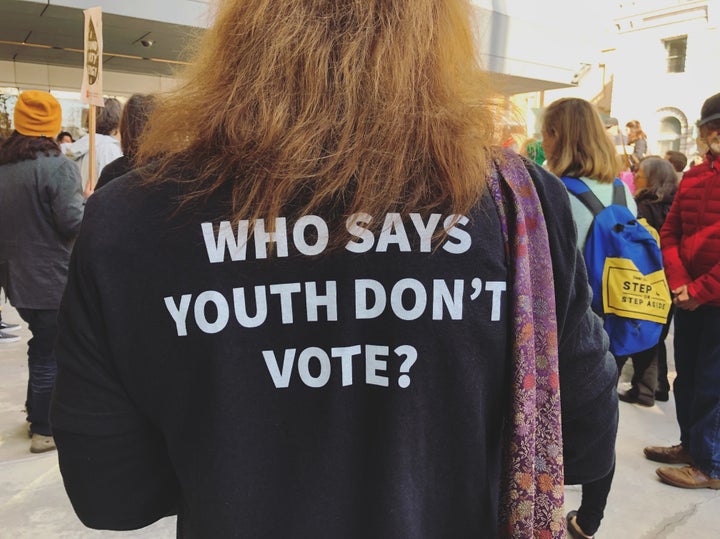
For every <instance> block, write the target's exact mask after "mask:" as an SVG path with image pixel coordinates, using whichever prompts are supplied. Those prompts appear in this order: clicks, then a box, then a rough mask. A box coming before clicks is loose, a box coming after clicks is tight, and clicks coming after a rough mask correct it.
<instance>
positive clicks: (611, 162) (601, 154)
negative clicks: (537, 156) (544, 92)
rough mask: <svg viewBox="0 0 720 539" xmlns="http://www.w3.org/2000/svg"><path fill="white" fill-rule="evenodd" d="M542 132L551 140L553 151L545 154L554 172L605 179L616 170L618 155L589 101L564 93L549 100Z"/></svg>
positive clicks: (614, 174)
mask: <svg viewBox="0 0 720 539" xmlns="http://www.w3.org/2000/svg"><path fill="white" fill-rule="evenodd" d="M543 136H546V137H549V138H551V139H552V140H553V144H552V147H553V151H552V152H551V153H550V154H548V153H547V152H546V155H545V157H546V158H547V165H548V168H549V169H550V171H551V172H552V173H553V174H555V175H557V176H572V177H575V178H579V177H581V176H584V177H586V178H592V179H594V180H598V181H599V182H604V183H609V182H612V181H613V180H614V179H615V178H616V177H617V176H618V174H619V173H620V170H621V168H622V162H621V160H620V155H619V154H618V152H617V150H616V149H615V146H614V145H613V143H612V141H611V140H610V137H608V135H607V133H606V132H605V126H604V125H603V122H602V120H601V119H600V113H599V112H598V110H597V108H595V105H593V104H592V103H590V102H589V101H585V100H584V99H579V98H576V97H566V98H563V99H558V100H557V101H554V102H553V103H551V104H550V106H548V108H547V109H546V110H545V112H544V114H543Z"/></svg>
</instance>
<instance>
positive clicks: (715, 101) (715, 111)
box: [697, 94, 720, 127]
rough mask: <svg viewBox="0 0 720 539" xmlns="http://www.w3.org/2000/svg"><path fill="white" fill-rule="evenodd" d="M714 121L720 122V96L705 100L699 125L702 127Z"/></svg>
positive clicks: (716, 95)
mask: <svg viewBox="0 0 720 539" xmlns="http://www.w3.org/2000/svg"><path fill="white" fill-rule="evenodd" d="M713 120H720V94H715V95H714V96H712V97H708V98H707V99H706V100H705V103H703V106H702V109H701V110H700V119H699V120H698V122H697V125H698V127H700V126H701V125H705V124H706V123H708V122H712V121H713Z"/></svg>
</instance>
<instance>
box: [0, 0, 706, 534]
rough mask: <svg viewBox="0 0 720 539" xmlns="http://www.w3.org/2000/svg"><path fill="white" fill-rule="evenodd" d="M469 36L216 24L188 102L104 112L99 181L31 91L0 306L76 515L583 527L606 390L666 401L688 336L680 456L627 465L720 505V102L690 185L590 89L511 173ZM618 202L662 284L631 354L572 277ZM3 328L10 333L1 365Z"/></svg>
mask: <svg viewBox="0 0 720 539" xmlns="http://www.w3.org/2000/svg"><path fill="white" fill-rule="evenodd" d="M470 20H471V18H470V12H469V11H468V5H467V2H463V1H461V0H453V1H447V2H442V3H437V2H435V1H432V0H417V1H414V2H394V3H375V2H355V3H353V4H352V5H351V6H348V5H346V4H344V3H334V2H309V1H307V0H288V1H286V2H272V3H271V2H265V3H258V4H257V5H255V4H251V5H248V4H246V3H244V2H242V1H241V0H233V1H228V2H225V3H224V4H223V6H222V7H221V8H220V11H219V12H218V14H217V18H216V20H215V23H214V24H213V26H212V27H210V28H209V29H208V31H207V32H206V33H204V35H203V36H202V38H201V42H200V44H199V46H198V47H197V53H196V54H197V56H196V58H195V59H194V61H193V62H191V63H190V64H189V65H188V67H187V68H186V71H185V72H184V75H183V78H182V80H183V81H184V83H183V84H181V85H180V86H179V87H178V88H177V89H176V90H174V91H173V92H170V93H168V94H166V95H163V96H162V98H160V97H156V96H149V95H140V94H136V95H133V96H132V97H131V98H130V99H129V100H128V101H127V103H125V104H124V105H122V104H121V103H120V102H119V101H118V100H116V99H107V100H105V106H104V107H101V108H100V109H99V111H100V112H99V115H98V121H97V128H96V133H95V134H94V140H95V143H94V144H95V149H96V151H95V162H94V163H91V162H90V157H89V156H90V152H89V151H88V150H89V148H90V144H91V143H90V138H91V137H90V136H89V135H85V136H83V137H81V138H80V139H79V140H77V141H75V140H73V137H72V136H71V135H70V133H67V132H61V127H62V125H61V123H62V110H61V107H60V104H59V103H58V102H57V100H56V99H55V98H54V97H53V96H52V95H51V94H50V93H48V92H44V91H35V90H28V91H24V92H22V93H21V94H20V95H19V97H18V100H17V103H16V105H15V109H14V123H13V125H14V132H13V133H12V134H11V135H10V136H9V137H8V138H7V139H6V140H4V141H2V142H1V143H0V278H1V281H0V285H2V287H3V288H4V290H5V291H6V294H7V297H8V298H9V300H10V302H11V303H12V305H13V306H14V307H15V308H16V310H17V312H18V314H19V316H20V317H21V318H22V319H23V320H24V321H25V323H26V324H27V325H28V328H29V330H30V333H31V335H32V338H31V339H30V340H29V342H28V372H29V375H28V388H27V400H26V403H25V405H26V410H27V423H28V429H29V435H30V439H31V441H30V451H31V452H34V453H40V452H45V451H50V450H54V449H57V450H58V458H59V463H60V469H61V472H62V474H63V480H64V485H65V488H66V490H67V493H68V495H69V497H70V500H71V501H72V504H73V507H74V509H75V511H76V513H77V515H78V517H79V518H80V519H81V520H82V522H83V523H84V524H86V525H87V526H89V527H93V528H100V529H112V530H128V529H136V528H141V527H144V526H147V525H149V524H151V523H153V522H154V521H156V520H158V519H160V518H163V517H165V516H168V515H174V514H177V515H178V534H179V536H183V537H228V536H236V535H238V534H239V533H240V531H242V533H243V534H244V535H246V536H251V537H255V536H258V537H259V536H262V537H311V536H318V537H428V538H431V537H445V536H447V537H471V536H474V537H518V538H529V537H563V536H564V535H565V533H566V531H567V533H569V534H570V536H572V537H574V538H583V537H584V538H587V537H593V536H594V534H595V533H596V531H597V530H598V529H599V528H600V525H601V521H602V518H603V515H604V511H605V509H606V505H607V500H608V494H609V493H610V491H611V489H612V482H613V476H614V471H615V451H614V448H615V441H616V434H617V427H618V417H619V413H618V412H619V407H618V400H620V401H623V402H626V403H631V404H637V405H641V406H653V405H654V403H655V401H656V400H660V401H667V400H668V399H669V398H670V393H671V387H670V381H669V378H668V376H669V374H668V358H667V349H666V347H665V339H666V337H667V335H668V333H669V331H670V324H671V321H672V320H673V319H674V324H675V326H674V327H675V331H674V336H675V337H674V338H675V341H674V344H675V366H676V370H677V378H676V380H675V382H674V386H673V388H672V392H673V393H674V397H675V404H676V408H677V418H678V424H679V428H680V443H679V444H678V445H675V446H673V447H647V448H645V449H644V454H645V456H646V457H647V458H648V459H651V460H654V461H658V462H661V463H664V464H671V465H674V464H682V465H684V466H682V467H676V466H663V467H661V468H658V470H657V474H658V476H659V477H660V479H661V480H662V481H663V482H665V483H667V484H669V485H673V486H676V487H682V488H711V489H720V432H719V429H720V355H719V352H718V350H720V347H718V346H717V344H716V341H717V339H716V337H718V338H720V331H718V329H719V328H720V264H718V263H717V259H718V256H719V255H720V227H718V226H717V223H718V222H720V186H718V183H720V94H717V95H714V96H712V97H710V98H708V99H707V100H706V101H705V103H704V104H703V106H702V109H701V111H700V113H701V114H700V119H699V120H698V123H697V125H698V129H699V133H700V139H701V140H702V141H703V142H704V144H705V145H706V146H707V154H706V155H705V158H704V161H703V162H702V163H699V164H696V165H695V166H692V167H690V168H689V169H687V170H686V168H687V158H686V157H685V156H684V155H683V154H682V153H680V152H677V151H671V152H667V153H666V154H665V155H664V156H656V155H650V154H649V149H650V145H649V143H648V140H647V135H646V134H645V132H644V131H643V129H642V126H641V124H640V122H639V121H637V120H632V121H629V122H627V123H626V132H625V134H623V133H620V132H619V122H618V121H617V119H615V118H612V117H603V116H602V115H601V114H600V112H599V111H598V110H597V108H596V107H595V106H594V105H593V104H592V103H590V102H588V101H586V100H583V99H579V98H563V99H560V100H558V101H555V102H553V103H552V104H550V105H549V106H548V107H547V109H546V110H545V112H544V116H543V122H542V133H541V137H537V138H535V139H532V140H530V141H528V142H527V143H526V144H524V145H523V146H522V150H521V153H525V154H526V155H527V156H528V158H527V159H522V158H521V157H519V156H518V155H517V154H515V153H514V152H513V151H512V150H510V149H508V148H507V147H506V148H501V147H499V146H497V145H495V144H494V135H493V134H494V133H498V132H502V128H501V127H500V126H498V125H496V124H495V120H494V118H495V116H494V109H493V104H492V103H493V101H492V99H491V98H490V97H491V96H490V93H489V90H488V88H489V85H488V84H487V74H485V73H484V72H483V71H482V70H481V69H480V68H479V67H478V63H477V62H476V50H475V46H476V44H475V41H474V38H473V31H472V25H471V22H470ZM198 125H200V126H202V127H203V128H202V129H191V128H190V126H198ZM503 146H507V145H505V144H503ZM92 167H95V168H94V170H93V168H92ZM91 178H99V180H98V182H97V185H94V183H93V181H91ZM681 180H682V181H681ZM571 185H573V186H575V187H573V188H571V187H570V186H571ZM578 185H581V186H582V189H581V192H582V193H584V194H578V192H577V191H576V190H575V188H576V187H577V186H578ZM589 201H590V202H589ZM611 206H622V207H623V208H624V210H623V211H625V212H630V214H631V221H628V222H627V223H625V224H626V225H628V226H630V225H631V224H633V223H634V224H637V223H638V222H640V223H645V224H647V226H645V224H642V227H643V228H642V230H647V231H648V232H650V233H651V234H650V237H651V238H659V247H658V244H657V243H655V244H654V245H655V248H656V249H658V251H659V250H660V249H661V250H662V261H664V275H665V276H666V277H663V279H662V280H663V282H664V281H665V279H666V282H667V285H666V287H667V288H668V289H669V290H668V291H669V293H671V294H672V304H673V305H672V309H670V310H669V312H668V311H664V312H665V313H666V316H664V317H663V319H662V322H661V323H660V322H657V332H658V333H657V336H656V338H655V339H654V342H653V343H652V346H649V347H644V348H643V349H641V350H637V351H633V353H625V352H620V351H619V350H620V349H619V348H615V346H616V345H615V344H614V340H613V339H612V336H613V335H612V332H611V330H610V329H608V328H609V326H608V325H607V323H608V321H609V320H610V319H611V317H612V316H614V315H610V314H608V311H606V310H603V307H602V305H603V301H602V298H598V294H597V293H596V294H595V295H593V292H592V289H591V286H592V285H593V284H592V283H593V280H592V276H591V273H592V268H591V267H590V265H589V264H587V266H586V257H585V256H584V255H585V253H586V252H587V251H588V249H590V247H589V245H590V244H591V243H593V245H594V243H595V240H594V239H593V240H591V239H590V238H591V237H593V236H592V235H593V234H594V230H596V228H597V222H598V221H597V220H598V218H599V217H598V214H599V212H600V211H602V209H604V208H607V207H611ZM618 215H619V214H618ZM623 215H624V214H623ZM638 220H641V221H638ZM652 241H655V242H657V239H652ZM607 256H608V258H609V257H610V256H611V255H610V254H608V255H607ZM668 308H669V306H668ZM716 322H717V323H718V324H719V326H715V325H714V324H715V323H716ZM18 328H19V326H18V325H17V324H12V323H10V322H3V321H2V318H0V343H1V342H3V341H4V342H17V340H18V338H17V336H16V335H15V334H14V333H13V332H14V331H16V330H17V329H18ZM129 335H132V339H129V338H128V336H129ZM608 335H610V336H611V338H610V339H609V338H608ZM628 360H630V361H631V363H632V365H633V376H632V380H631V384H630V388H629V389H627V390H626V391H622V390H621V391H618V377H619V372H620V370H622V368H623V367H624V365H625V363H626V362H627V361H628ZM639 450H640V448H638V451H639ZM565 484H580V485H582V502H581V505H580V507H578V508H577V510H572V511H570V512H569V513H567V514H566V513H565V508H564V501H563V485H565ZM108 485H111V486H112V488H108ZM320 508H322V510H319V509H320ZM278 515H283V517H282V518H279V517H278Z"/></svg>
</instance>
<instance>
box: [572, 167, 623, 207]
mask: <svg viewBox="0 0 720 539" xmlns="http://www.w3.org/2000/svg"><path fill="white" fill-rule="evenodd" d="M560 179H561V180H562V182H563V183H564V184H565V187H566V188H567V190H568V191H570V192H571V193H572V194H573V195H575V197H576V198H577V199H578V200H579V201H580V202H582V203H583V204H584V205H585V207H586V208H587V209H588V210H590V213H592V214H593V217H597V215H598V214H599V213H600V212H601V211H603V210H604V209H605V206H603V203H602V202H600V199H599V198H598V197H597V196H595V193H593V192H592V191H591V190H590V188H589V187H588V186H587V184H586V183H585V182H584V181H582V180H581V179H580V178H571V177H570V176H563V177H562V178H560ZM624 196H625V193H624V192H623V197H624Z"/></svg>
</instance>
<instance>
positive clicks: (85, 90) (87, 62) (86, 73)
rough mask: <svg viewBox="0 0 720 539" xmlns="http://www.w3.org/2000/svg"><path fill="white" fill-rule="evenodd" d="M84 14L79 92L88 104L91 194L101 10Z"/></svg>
mask: <svg viewBox="0 0 720 539" xmlns="http://www.w3.org/2000/svg"><path fill="white" fill-rule="evenodd" d="M83 13H84V14H85V32H84V35H85V48H84V53H85V54H84V62H83V80H82V88H81V90H80V101H82V102H83V103H88V104H89V105H90V109H89V111H88V135H89V137H90V151H89V153H88V166H89V169H88V185H87V186H85V192H86V193H92V192H93V190H94V189H95V180H96V179H97V160H96V158H95V123H96V122H95V118H96V109H95V107H102V106H104V100H103V94H102V51H103V40H102V9H101V8H99V7H92V8H89V9H86V10H84V11H83Z"/></svg>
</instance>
